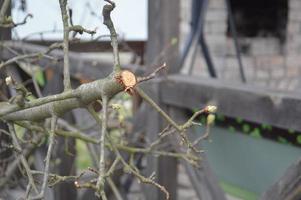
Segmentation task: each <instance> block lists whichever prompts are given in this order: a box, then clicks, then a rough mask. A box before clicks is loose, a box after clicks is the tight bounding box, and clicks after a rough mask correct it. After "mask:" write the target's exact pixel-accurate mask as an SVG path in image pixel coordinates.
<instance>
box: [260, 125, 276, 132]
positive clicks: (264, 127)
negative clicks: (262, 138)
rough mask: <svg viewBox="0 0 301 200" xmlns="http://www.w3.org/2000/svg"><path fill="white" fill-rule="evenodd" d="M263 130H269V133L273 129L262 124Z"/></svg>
mask: <svg viewBox="0 0 301 200" xmlns="http://www.w3.org/2000/svg"><path fill="white" fill-rule="evenodd" d="M261 128H262V129H263V130H268V131H271V130H272V129H273V128H272V126H271V125H268V124H261Z"/></svg>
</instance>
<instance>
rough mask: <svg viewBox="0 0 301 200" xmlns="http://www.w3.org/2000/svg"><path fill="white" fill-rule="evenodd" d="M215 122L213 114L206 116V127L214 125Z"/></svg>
mask: <svg viewBox="0 0 301 200" xmlns="http://www.w3.org/2000/svg"><path fill="white" fill-rule="evenodd" d="M214 121H215V115H214V114H209V115H208V116H207V125H208V126H210V125H212V124H213V123H214Z"/></svg>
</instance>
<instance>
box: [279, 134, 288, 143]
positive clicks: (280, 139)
mask: <svg viewBox="0 0 301 200" xmlns="http://www.w3.org/2000/svg"><path fill="white" fill-rule="evenodd" d="M278 141H279V142H280V143H283V144H287V143H288V142H287V140H286V139H285V138H284V137H281V136H279V137H278Z"/></svg>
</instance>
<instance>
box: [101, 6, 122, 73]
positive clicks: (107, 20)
mask: <svg viewBox="0 0 301 200" xmlns="http://www.w3.org/2000/svg"><path fill="white" fill-rule="evenodd" d="M105 1H106V2H108V3H109V4H107V5H105V6H104V7H103V10H102V15H103V24H104V25H106V26H107V28H108V29H109V31H110V35H111V45H112V47H113V56H114V72H118V71H120V70H121V67H120V59H119V51H118V38H117V37H118V36H117V33H116V30H115V27H114V24H113V22H112V19H111V12H112V10H114V8H115V3H114V2H113V1H110V0H105Z"/></svg>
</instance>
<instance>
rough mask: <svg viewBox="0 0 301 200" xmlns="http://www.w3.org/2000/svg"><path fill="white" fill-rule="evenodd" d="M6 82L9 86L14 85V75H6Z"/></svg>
mask: <svg viewBox="0 0 301 200" xmlns="http://www.w3.org/2000/svg"><path fill="white" fill-rule="evenodd" d="M5 83H6V85H7V86H8V85H12V84H13V79H12V77H11V76H8V77H6V78H5Z"/></svg>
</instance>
